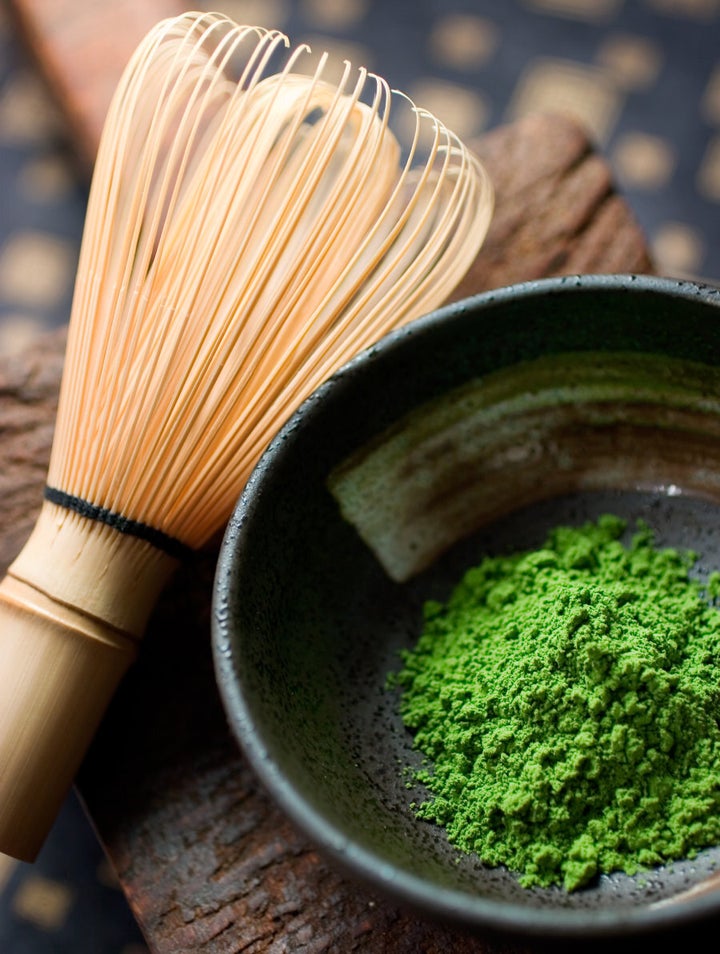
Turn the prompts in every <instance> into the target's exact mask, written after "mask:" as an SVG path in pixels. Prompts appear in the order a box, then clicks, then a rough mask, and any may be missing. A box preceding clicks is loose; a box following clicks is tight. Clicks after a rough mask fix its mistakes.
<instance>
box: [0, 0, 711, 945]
mask: <svg viewBox="0 0 720 954" xmlns="http://www.w3.org/2000/svg"><path fill="white" fill-rule="evenodd" d="M192 6H194V7H195V8H197V6H198V4H194V5H192ZM200 6H201V7H202V6H204V7H205V8H208V9H210V8H212V9H220V10H223V11H225V12H227V13H229V14H231V15H232V16H234V17H235V18H236V19H238V20H240V21H243V22H246V23H258V24H260V25H264V26H268V27H278V28H280V29H283V30H285V31H286V32H287V33H288V34H289V35H290V36H291V38H292V39H293V40H294V41H299V40H308V41H309V42H310V43H311V44H312V46H313V47H314V48H315V49H319V48H323V49H328V50H330V52H332V53H334V52H336V51H340V52H341V53H342V55H343V56H348V58H350V59H351V61H352V62H353V63H354V64H355V65H365V66H367V67H368V68H370V69H373V70H376V71H377V72H379V73H381V74H382V75H383V76H385V77H386V78H387V79H388V81H389V82H390V83H391V85H392V86H395V87H399V88H400V89H403V90H404V91H405V92H407V93H408V94H409V95H410V96H412V97H413V98H414V99H415V100H416V101H417V102H418V103H419V104H421V105H423V106H425V107H427V108H428V109H430V110H432V111H433V112H435V113H437V114H438V115H439V116H440V117H441V118H442V119H443V120H444V121H445V122H446V124H447V125H448V126H450V127H451V128H452V129H454V131H455V132H457V133H458V134H459V135H460V136H462V137H463V138H466V139H472V138H473V137H474V136H476V135H478V134H480V133H482V131H483V130H485V129H488V128H491V127H494V126H496V125H498V124H500V123H503V122H507V121H510V120H512V119H513V118H515V117H517V116H520V115H523V114H524V113H527V112H529V111H534V110H546V109H552V110H566V111H569V112H571V113H572V114H573V115H575V116H576V117H578V118H579V119H580V120H581V121H582V122H583V123H584V124H585V125H586V126H587V128H588V129H589V130H590V132H591V134H592V136H593V138H594V140H595V142H596V143H597V145H598V149H599V151H600V152H602V154H603V155H605V156H606V157H607V158H608V160H609V162H610V164H611V166H612V168H613V170H614V173H615V177H616V181H617V184H618V186H619V189H620V191H621V192H622V193H623V194H624V195H625V196H626V198H627V199H628V202H629V204H630V205H631V207H632V208H633V209H634V211H635V214H636V216H637V218H638V220H639V222H640V224H641V225H642V227H643V228H644V230H645V232H646V234H647V237H648V241H649V244H650V246H651V248H652V250H653V256H654V259H655V262H656V264H657V267H658V270H659V271H660V272H661V273H664V274H667V275H673V276H693V277H699V278H704V279H706V280H709V281H712V282H718V281H720V216H719V215H718V207H719V204H720V53H718V50H719V49H720V45H719V44H718V40H720V0H637V2H636V0H625V2H622V0H524V2H522V0H375V2H373V0H297V2H295V3H292V2H290V0H262V2H261V0H227V2H222V0H218V2H217V3H213V4H201V5H200ZM86 197H87V183H86V182H85V181H83V180H82V179H81V178H80V177H79V175H78V173H77V171H76V167H75V164H74V162H73V156H72V143H71V142H69V140H68V133H67V128H66V126H65V124H64V123H63V120H62V118H61V117H60V116H59V115H58V114H57V112H56V111H55V110H54V109H53V107H52V106H51V104H50V101H49V98H48V96H47V93H46V90H45V89H44V87H43V85H42V83H41V81H40V79H39V77H38V75H37V73H36V71H35V70H34V69H33V67H32V65H31V64H30V63H29V61H28V60H27V59H26V58H25V56H24V53H23V50H22V49H21V47H20V45H19V41H18V38H17V36H16V35H15V34H14V32H13V30H12V27H11V24H10V22H9V19H8V18H7V17H6V16H5V15H4V14H3V12H2V8H1V7H0V352H8V351H9V350H11V349H16V348H21V347H22V346H23V345H24V344H25V343H26V342H27V341H28V340H29V339H30V338H31V337H32V336H33V335H35V334H37V332H38V331H39V330H42V329H45V328H49V327H53V326H56V325H59V324H61V323H64V322H65V321H66V320H67V316H68V312H69V307H70V299H71V294H72V282H73V278H74V272H75V267H76V262H77V253H78V246H79V241H80V235H81V229H82V222H83V216H84V209H85V203H86ZM1 453H2V450H1V448H0V454H1ZM0 466H2V464H1V458H0ZM144 950H146V948H145V946H144V944H143V941H142V939H141V937H140V934H139V932H138V930H137V928H136V926H135V924H134V922H133V920H132V917H131V915H130V912H129V911H128V909H127V906H126V904H125V901H124V898H123V896H122V894H121V892H120V891H118V890H117V887H116V886H115V883H114V880H113V878H112V874H111V872H110V871H109V869H108V865H107V863H106V862H105V860H104V856H103V853H102V850H101V848H100V846H99V845H98V844H97V841H96V839H95V836H94V834H93V833H92V831H91V829H90V828H89V826H88V824H87V821H86V820H85V817H84V815H83V812H82V810H81V808H80V807H79V805H78V803H77V801H76V800H75V798H74V797H72V798H70V799H69V801H68V803H67V805H66V806H65V809H64V810H63V813H62V815H61V817H60V819H59V820H58V823H57V825H56V826H55V829H54V830H53V832H52V834H51V837H50V839H49V841H48V843H47V844H46V846H45V848H44V849H43V852H42V854H41V856H40V858H39V860H38V862H37V863H36V864H35V865H23V864H19V863H16V862H14V861H12V860H11V859H8V858H5V857H3V856H0V951H2V952H3V954H4V952H9V954H25V952H27V954H40V952H53V954H64V952H68V954H84V952H88V954H105V952H107V954H139V952H142V951H144Z"/></svg>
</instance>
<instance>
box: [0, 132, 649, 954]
mask: <svg viewBox="0 0 720 954" xmlns="http://www.w3.org/2000/svg"><path fill="white" fill-rule="evenodd" d="M476 148H477V151H478V152H479V153H480V154H481V155H482V156H483V158H484V160H485V161H486V163H487V166H488V168H489V170H490V172H491V175H492V176H493V179H494V181H495V183H496V187H497V197H498V201H497V211H496V216H495V220H494V223H493V225H492V228H491V231H490V234H489V236H488V242H487V245H486V247H485V249H484V251H483V252H482V253H481V255H480V256H479V258H478V261H477V262H476V264H475V266H474V268H473V270H472V272H471V275H470V276H469V278H468V280H467V281H466V282H465V283H464V284H463V286H462V288H461V289H459V290H458V292H457V294H456V295H455V296H454V297H459V296H460V295H464V294H468V293H471V292H475V291H481V290H485V289H489V288H493V287H498V286H500V285H504V284H508V283H510V282H512V281H516V280H525V279H530V278H537V277H541V276H543V275H550V274H562V273H574V272H576V271H596V272H601V271H605V272H609V271H644V270H648V269H650V262H649V260H648V257H647V252H646V248H645V243H644V241H643V237H642V234H641V233H640V230H639V229H638V227H637V224H636V223H635V220H634V219H633V216H632V214H631V213H630V211H629V209H628V208H627V206H626V204H625V203H624V202H623V201H622V199H620V198H619V197H618V195H617V194H616V193H615V192H614V190H613V188H612V183H611V181H610V177H609V174H608V171H607V167H606V165H605V163H604V162H603V161H602V160H601V159H600V158H599V157H598V156H597V155H596V154H595V153H594V152H593V151H592V149H591V147H590V145H589V143H588V141H587V139H586V137H585V135H584V134H583V132H582V131H581V130H580V129H579V128H578V127H576V126H574V125H573V124H572V123H570V122H569V121H567V120H565V119H561V118H559V117H549V116H547V117H528V118H527V119H525V120H523V121H519V122H517V123H514V124H512V125H510V126H507V127H503V128H500V129H497V130H495V131H493V132H491V133H490V134H488V135H487V136H486V137H484V138H483V139H482V140H481V141H480V142H478V143H477V144H476ZM63 342H64V336H63V334H62V333H57V334H55V335H51V336H48V337H46V338H44V339H42V340H41V342H40V343H39V344H38V345H37V346H36V347H34V348H32V349H31V350H30V351H28V352H26V353H24V354H23V355H21V356H19V357H16V358H12V359H6V360H5V361H4V362H1V363H0V449H1V450H0V453H1V454H2V458H1V465H0V482H1V483H0V487H1V488H2V493H1V494H0V569H4V568H5V566H6V565H7V564H8V562H9V561H10V560H11V559H12V557H13V556H14V554H15V553H16V552H17V550H18V549H19V547H20V545H21V544H22V542H23V541H24V539H25V537H26V535H27V533H28V532H29V530H30V527H31V524H32V522H33V519H34V515H35V513H36V512H37V510H38V509H39V504H40V494H41V489H42V484H43V481H44V475H45V467H46V464H47V459H48V455H49V449H50V440H51V435H52V421H53V416H54V411H55V405H56V395H57V389H58V384H59V376H60V370H61V364H62V349H63ZM216 554H217V545H215V546H211V547H209V548H208V550H207V552H205V553H203V554H200V555H199V556H198V558H197V561H196V563H195V565H194V566H192V567H186V568H184V569H183V570H182V571H181V573H180V574H179V575H178V576H177V577H176V579H175V580H174V581H173V583H172V584H171V585H170V587H169V589H168V590H167V592H166V593H165V594H164V596H163V598H162V599H161V602H160V604H159V606H158V608H157V612H156V614H155V615H154V617H153V620H152V622H151V626H150V630H149V632H148V635H147V637H146V640H145V643H144V646H143V651H142V653H141V659H140V661H139V663H138V664H137V665H136V666H135V667H134V668H133V670H132V671H131V673H130V674H129V676H128V677H127V678H126V680H125V682H124V683H123V685H122V687H121V690H120V692H119V693H118V695H117V697H116V698H115V700H114V702H113V704H112V706H111V708H110V711H109V713H108V715H107V717H106V719H105V721H104V723H103V727H102V730H101V732H100V735H99V737H98V739H97V741H96V744H95V745H94V746H93V749H92V751H91V752H90V754H89V756H88V758H87V759H86V762H85V765H84V767H83V770H82V773H81V776H80V780H79V789H80V792H81V795H82V797H83V799H84V800H85V803H86V805H87V808H88V812H89V814H90V816H91V818H92V820H93V822H94V824H95V826H96V828H97V831H98V833H99V836H100V837H101V839H102V840H103V842H104V844H105V846H106V848H107V850H108V853H109V856H110V858H111V860H112V861H113V863H114V865H115V867H116V869H117V871H118V874H119V877H120V880H121V883H122V885H123V887H124V889H125V892H126V894H127V897H128V900H129V902H130V905H131V907H132V909H133V911H134V912H135V915H136V916H137V919H138V921H139V923H140V925H141V927H142V929H143V931H144V932H145V934H146V937H147V940H148V943H149V945H150V948H151V950H152V951H154V952H158V954H171V952H172V954H182V952H204V954H209V952H213V954H221V952H230V951H233V952H236V951H247V952H260V951H263V952H266V951H267V952H269V951H273V952H275V951H278V952H279V951H303V952H321V951H322V952H326V951H328V952H350V951H358V952H368V954H371V952H372V954H375V952H381V951H382V952H393V954H417V952H428V954H429V952H448V951H452V952H454V954H466V952H467V954H470V952H500V951H508V952H513V954H519V952H521V951H523V950H530V949H531V948H530V946H528V945H526V944H523V943H517V944H514V943H511V942H509V941H507V940H503V941H500V940H492V939H489V938H478V937H473V936H471V935H468V934H465V933H463V932H461V931H458V930H455V929H453V928H451V927H448V926H444V925H438V924H433V923H430V922H428V921H426V920H424V919H423V918H422V917H421V916H420V915H418V914H417V913H410V912H407V911H403V910H401V909H400V908H398V907H396V906H395V905H394V904H391V903H388V902H387V900H385V899H383V898H380V897H377V896H375V895H374V894H373V893H372V892H371V891H369V890H368V889H367V888H365V887H363V886H361V885H358V884H356V883H355V882H354V881H352V880H351V879H349V878H346V877H345V876H344V875H343V874H342V873H341V872H339V871H337V870H336V869H335V868H334V867H333V865H331V864H330V863H328V862H327V861H326V860H325V859H324V858H323V857H321V856H320V855H319V854H318V853H317V852H316V851H315V849H314V847H313V845H312V844H310V843H309V842H308V841H307V839H306V838H305V837H304V836H303V835H301V834H299V833H298V832H297V831H296V830H295V829H294V828H293V826H292V825H291V824H290V823H289V822H288V821H287V819H286V818H285V817H284V816H283V814H282V813H281V812H280V811H279V810H278V809H277V808H276V807H275V806H274V804H273V803H272V802H271V801H270V799H269V798H268V796H267V795H266V794H265V792H264V791H263V790H262V788H261V787H260V785H259V783H258V781H257V780H256V778H255V776H254V774H253V772H252V770H251V769H250V768H249V766H248V765H247V763H246V761H245V759H244V758H243V756H242V755H241V754H240V752H239V751H238V748H237V746H236V745H235V743H234V741H233V739H232V738H231V736H230V734H229V732H228V729H227V726H226V722H225V717H224V713H223V710H222V707H221V704H220V701H219V697H218V694H217V690H216V686H215V681H214V674H213V669H212V662H211V654H210V640H209V599H210V592H211V586H212V576H213V572H214V563H215V558H216ZM532 949H533V950H535V949H536V948H534V947H533V948H532Z"/></svg>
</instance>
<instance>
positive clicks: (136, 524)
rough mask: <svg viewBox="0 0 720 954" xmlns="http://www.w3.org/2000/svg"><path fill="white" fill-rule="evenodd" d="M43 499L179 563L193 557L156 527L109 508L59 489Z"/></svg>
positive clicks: (50, 489) (48, 491)
mask: <svg viewBox="0 0 720 954" xmlns="http://www.w3.org/2000/svg"><path fill="white" fill-rule="evenodd" d="M44 497H45V499H46V500H48V501H50V503H54V504H57V505H58V506H59V507H63V509H65V510H72V511H73V512H74V513H77V514H80V516H81V517H87V518H88V520H95V521H96V522H98V523H104V524H106V525H107V526H108V527H112V528H113V530H117V531H119V532H120V533H124V534H127V535H128V536H130V537H137V538H138V539H140V540H145V541H146V542H147V543H150V544H152V545H153V546H154V547H155V548H156V549H158V550H162V551H163V552H164V553H167V554H168V556H171V557H175V558H176V559H178V560H187V559H188V558H189V557H190V556H192V554H193V552H194V551H193V549H192V547H189V546H187V545H186V544H184V543H183V542H182V541H180V540H176V539H175V537H171V536H170V535H169V534H167V533H163V531H162V530H156V529H155V528H154V527H150V526H148V525H147V524H146V523H142V522H141V521H140V520H131V519H129V518H128V517H124V516H123V515H122V514H121V513H116V512H115V511H114V510H108V508H107V507H100V506H98V505H97V504H91V503H88V501H87V500H83V499H82V497H76V496H74V495H73V494H68V493H66V492H65V491H64V490H58V489H57V487H48V486H46V487H45V492H44Z"/></svg>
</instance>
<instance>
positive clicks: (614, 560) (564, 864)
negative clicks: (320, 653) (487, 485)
mask: <svg viewBox="0 0 720 954" xmlns="http://www.w3.org/2000/svg"><path fill="white" fill-rule="evenodd" d="M625 528H626V524H625V522H624V521H623V520H622V519H620V518H619V517H615V516H612V515H606V516H603V517H601V518H600V519H599V520H597V522H595V523H588V524H585V525H584V526H582V527H576V528H573V527H558V528H556V529H555V530H553V531H552V532H551V533H550V534H549V537H548V539H547V542H546V543H545V545H544V546H543V547H542V548H541V549H539V550H534V551H531V552H522V553H516V554H512V555H509V556H496V557H488V558H486V559H484V560H483V561H482V562H481V563H480V565H479V566H477V567H474V568H473V569H470V570H469V571H468V572H467V573H466V574H465V576H464V577H463V579H462V581H461V582H460V583H459V585H458V586H457V588H456V589H455V590H454V592H453V593H452V595H451V596H450V598H449V600H448V602H447V603H445V604H440V603H437V602H429V603H427V604H426V605H425V608H424V628H423V632H422V634H421V636H420V639H419V641H418V643H417V645H416V646H415V647H414V648H413V649H412V650H409V651H406V652H404V653H403V654H402V668H401V669H400V671H399V672H395V673H392V674H391V675H390V677H389V680H388V682H389V685H390V686H396V687H398V688H399V689H400V712H401V716H402V719H403V722H404V723H405V725H406V726H407V727H408V728H409V729H411V730H412V731H413V733H414V744H415V746H416V748H417V749H419V750H420V751H421V752H422V753H423V755H424V756H425V763H424V765H425V767H424V768H423V769H422V771H421V772H420V773H419V774H418V776H417V780H418V781H420V782H422V783H423V784H424V785H425V786H426V787H427V789H428V791H429V793H430V795H429V798H428V799H427V801H425V802H424V803H422V804H421V805H419V806H415V808H416V811H417V814H418V816H419V817H420V818H423V819H427V820H430V821H433V822H436V823H438V824H439V825H441V826H443V827H444V828H445V830H446V831H447V834H448V837H449V839H450V841H451V842H452V843H453V844H454V845H456V846H457V847H458V848H460V849H462V850H464V851H467V852H475V853H476V854H477V855H478V856H479V858H480V859H481V860H482V861H483V862H485V863H486V864H488V865H492V866H497V865H505V866H507V867H508V868H509V869H511V870H512V871H514V872H516V873H517V874H518V875H519V877H520V881H521V884H522V885H524V886H526V887H531V886H534V885H538V886H550V885H553V884H560V885H563V886H564V887H565V888H566V889H567V890H568V891H572V890H575V889H578V888H580V887H582V886H584V885H587V884H588V883H589V882H590V881H592V880H593V879H594V878H596V876H597V875H598V874H599V873H601V872H612V871H616V870H620V871H624V872H626V873H628V874H635V873H636V872H638V871H640V870H642V869H645V868H648V867H651V866H654V865H659V864H663V863H667V862H669V861H672V860H674V859H680V858H691V857H693V856H694V855H695V854H696V853H697V851H698V850H700V849H701V848H704V847H708V846H710V845H713V844H718V843H720V727H719V724H718V723H719V721H720V613H719V612H718V610H717V609H715V608H714V606H712V605H710V604H709V602H708V600H712V599H714V598H716V597H717V595H718V592H719V591H720V585H719V584H720V576H718V574H713V575H712V576H711V577H710V579H709V581H708V582H707V584H706V585H704V586H703V585H702V584H701V583H700V582H698V581H696V580H693V579H691V578H690V577H689V575H688V571H689V569H690V567H691V566H692V564H693V562H694V561H695V559H696V558H695V555H694V554H692V553H690V552H681V551H678V550H674V549H656V548H655V546H654V541H653V535H652V532H651V531H650V529H649V528H648V527H647V526H646V525H645V524H643V523H639V524H638V529H637V532H636V533H635V536H634V537H633V539H632V543H631V544H630V546H628V547H626V546H624V545H623V544H622V542H621V539H620V538H621V537H622V535H623V533H624V531H625Z"/></svg>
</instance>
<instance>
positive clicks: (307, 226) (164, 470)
mask: <svg viewBox="0 0 720 954" xmlns="http://www.w3.org/2000/svg"><path fill="white" fill-rule="evenodd" d="M287 43H288V41H287V39H286V38H285V37H284V36H283V35H282V34H280V33H278V32H271V31H264V30H259V29H256V28H248V27H239V26H236V25H235V24H233V23H232V22H231V21H229V20H227V19H226V18H224V17H221V16H219V15H216V14H210V15H193V16H184V17H180V18H178V19H176V20H172V21H169V22H165V23H164V24H162V25H160V26H159V27H158V28H157V29H156V30H155V31H154V32H152V33H151V34H150V35H149V36H148V37H147V39H146V40H145V42H144V43H143V45H142V46H141V47H140V49H139V50H138V52H137V54H136V56H135V57H134V59H133V61H132V63H131V65H130V67H129V68H128V70H127V72H126V74H125V76H124V78H123V81H122V83H121V85H120V87H119V89H118V92H117V95H116V97H115V100H114V103H113V106H112V108H111V111H110V115H109V117H108V122H107V125H106V129H105V133H104V136H103V139H102V144H101V147H100V152H99V156H98V160H97V167H96V171H95V176H94V180H93V187H92V194H91V197H90V203H89V208H88V216H87V225H86V233H85V237H84V242H83V248H82V255H81V262H80V267H79V274H78V287H77V293H76V297H75V300H74V304H73V313H72V321H71V335H70V341H69V345H68V356H67V362H68V364H69V365H71V366H72V365H75V366H77V368H78V373H75V374H73V375H70V376H69V377H68V379H67V384H66V385H65V386H64V387H63V390H62V396H61V405H60V413H59V417H58V424H57V435H58V436H57V440H56V445H55V450H54V452H53V457H52V463H51V468H50V475H49V483H50V485H51V486H53V487H58V488H61V489H62V490H65V491H71V492H72V493H73V494H75V495H77V496H78V497H79V498H81V499H83V500H87V501H90V502H92V503H93V504H95V505H97V506H101V507H104V508H106V509H107V510H109V511H112V512H119V513H122V514H124V515H125V516H127V517H128V518H133V519H135V520H139V521H142V522H143V523H147V524H149V525H151V526H153V527H155V528H157V529H158V530H162V531H164V532H166V533H168V534H170V535H171V536H173V537H177V538H178V539H179V540H181V541H182V542H184V543H186V544H188V545H189V546H192V547H197V546H200V545H202V544H203V543H204V542H205V541H206V540H207V539H208V537H209V536H211V535H212V534H213V533H214V532H215V531H216V530H217V529H218V527H220V526H221V525H222V523H223V522H224V520H225V519H226V518H227V515H228V513H229V510H230V509H231V507H232V505H233V503H234V501H235V499H236V497H237V495H238V493H239V489H240V488H241V487H242V485H243V483H244V481H245V479H246V478H247V476H248V474H249V472H250V470H251V469H252V467H253V465H254V463H255V462H256V460H257V457H258V456H259V454H260V453H261V451H262V449H263V448H264V446H265V445H266V444H267V442H268V440H269V438H270V437H271V436H272V434H273V433H274V432H275V431H276V430H277V429H278V427H279V426H280V425H281V424H282V423H283V421H284V420H285V419H286V418H287V417H288V416H289V414H290V413H291V412H292V411H293V410H294V409H295V407H296V406H297V405H298V404H299V403H300V402H301V401H302V399H303V398H304V397H306V396H307V395H308V394H309V393H310V392H311V391H312V390H313V389H314V388H315V387H316V386H317V385H318V384H320V383H321V381H322V380H323V379H324V378H326V377H327V376H329V375H330V374H331V373H332V372H333V371H335V370H336V369H337V368H338V367H339V366H340V365H341V364H342V363H344V361H346V360H347V359H348V358H349V357H351V356H352V354H354V353H355V352H356V351H358V350H360V349H361V348H363V347H364V346H366V345H368V344H370V343H371V342H372V341H374V340H376V339H377V338H378V337H380V336H381V335H383V334H384V333H385V332H386V331H387V330H389V329H390V328H391V327H393V326H396V325H398V324H400V323H401V322H403V321H407V320H408V319H410V318H412V317H415V316H417V315H419V314H420V313H422V312H423V311H426V310H429V309H430V308H431V307H433V306H434V305H436V304H439V303H440V302H441V301H442V300H443V299H444V298H445V297H446V295H447V294H449V292H450V291H451V290H452V288H453V287H454V286H455V285H456V284H457V282H458V281H459V279H460V278H461V277H462V274H463V273H464V272H465V271H466V270H467V268H468V266H469V265H470V263H471V262H472V260H473V258H474V257H475V255H476V253H477V250H478V247H479V245H480V242H481V241H482V238H483V236H484V232H485V229H486V227H487V224H488V220H489V214H490V208H491V201H490V195H491V191H490V188H489V185H488V182H487V180H486V178H485V176H484V175H483V172H482V169H481V168H480V167H479V165H478V164H477V162H476V161H475V160H474V159H473V158H472V157H471V156H470V154H469V153H468V151H467V150H466V149H465V148H464V147H463V146H462V144H461V143H460V142H458V141H457V139H455V138H454V137H453V136H452V134H451V133H449V132H448V131H447V130H446V129H445V128H444V127H443V126H442V124H441V123H440V122H438V121H437V120H436V119H435V118H434V117H432V116H430V115H429V114H428V113H426V112H423V111H422V110H415V117H416V127H417V134H416V137H415V141H414V142H413V143H411V145H410V147H409V151H408V155H407V156H406V157H405V158H401V148H400V145H399V143H398V141H397V138H396V136H395V135H394V133H393V132H392V131H391V129H390V123H389V120H390V113H391V105H392V107H393V108H394V107H395V105H396V103H397V104H398V105H399V106H401V107H404V108H406V109H413V107H412V104H408V103H406V102H405V101H404V100H403V99H402V98H400V97H396V98H393V94H392V93H391V91H390V89H389V88H388V86H387V84H386V83H385V82H384V81H383V80H382V79H381V78H379V77H377V76H374V75H372V74H368V73H367V72H366V71H365V70H363V69H360V70H357V71H353V70H352V68H351V67H350V64H345V68H344V75H343V77H342V80H341V82H340V83H339V84H338V85H334V84H331V83H329V82H327V81H326V80H325V79H324V78H323V74H324V71H325V70H326V66H327V63H326V58H324V57H321V58H320V59H319V61H318V64H317V66H316V68H315V69H314V70H313V71H312V72H311V73H309V74H302V73H300V72H299V69H300V68H301V66H302V60H303V57H304V56H305V55H306V54H307V50H306V48H303V47H299V48H298V49H296V50H294V51H292V52H290V53H289V54H288V55H287V56H286V59H285V63H284V64H283V65H282V66H281V68H279V69H275V71H273V72H268V70H270V69H271V67H273V68H274V64H275V60H276V59H277V54H278V52H279V50H280V49H284V48H285V47H286V46H287ZM423 134H426V138H427V139H428V140H429V142H428V144H427V145H426V146H425V147H424V153H423V154H422V155H421V154H420V153H421V150H422V148H423V147H422V146H421V139H422V138H423ZM190 501H192V503H191V504H190V505H188V503H189V502H190Z"/></svg>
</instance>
